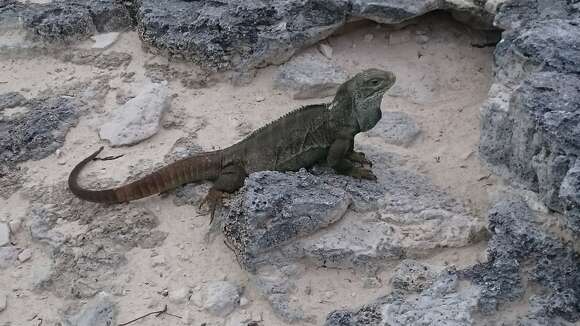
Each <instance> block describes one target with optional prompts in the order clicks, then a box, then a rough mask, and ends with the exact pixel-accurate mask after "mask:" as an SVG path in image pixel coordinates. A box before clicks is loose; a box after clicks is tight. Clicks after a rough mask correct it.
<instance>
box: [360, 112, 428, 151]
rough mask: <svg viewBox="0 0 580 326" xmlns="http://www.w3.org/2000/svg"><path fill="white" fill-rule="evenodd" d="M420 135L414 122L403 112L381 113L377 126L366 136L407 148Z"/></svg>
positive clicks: (419, 130)
mask: <svg viewBox="0 0 580 326" xmlns="http://www.w3.org/2000/svg"><path fill="white" fill-rule="evenodd" d="M420 133H421V129H419V127H418V126H417V123H416V122H415V120H414V119H413V118H412V117H411V116H410V115H408V114H406V113H404V112H383V117H382V118H381V120H380V121H379V123H377V125H376V126H375V127H374V128H373V129H371V130H369V132H368V135H369V136H372V137H379V138H381V139H383V140H384V141H385V142H386V143H388V144H393V145H399V146H404V147H407V146H409V145H410V144H411V143H412V142H413V141H414V140H415V139H416V138H417V136H418V135H419V134H420Z"/></svg>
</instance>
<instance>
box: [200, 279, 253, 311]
mask: <svg viewBox="0 0 580 326" xmlns="http://www.w3.org/2000/svg"><path fill="white" fill-rule="evenodd" d="M241 292H242V291H241V289H240V288H239V287H238V286H237V285H235V284H233V283H231V282H227V281H213V282H209V283H208V284H205V285H204V286H202V288H201V289H199V288H198V289H197V290H194V291H193V295H192V297H191V300H192V301H193V303H194V304H195V305H197V306H198V307H200V308H203V309H205V310H206V311H207V312H209V313H210V314H212V315H214V316H219V317H226V316H227V315H229V314H230V313H231V312H232V311H234V309H236V308H237V307H238V305H239V303H240V295H241Z"/></svg>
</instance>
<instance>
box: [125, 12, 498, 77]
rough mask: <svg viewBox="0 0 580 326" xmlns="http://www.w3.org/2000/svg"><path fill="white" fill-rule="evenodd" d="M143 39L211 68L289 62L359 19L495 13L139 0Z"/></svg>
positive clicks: (477, 19)
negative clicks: (428, 14) (298, 53)
mask: <svg viewBox="0 0 580 326" xmlns="http://www.w3.org/2000/svg"><path fill="white" fill-rule="evenodd" d="M139 3H140V6H139V9H138V10H137V13H136V15H137V20H138V29H139V31H140V35H141V38H142V40H143V41H144V42H145V43H146V44H148V45H150V46H151V47H153V48H156V49H159V50H161V51H163V52H166V53H170V54H173V55H179V56H181V57H184V58H187V59H191V60H193V61H195V62H198V63H201V64H204V65H206V66H209V67H212V68H215V69H230V68H241V67H246V68H247V67H259V66H263V65H267V64H280V63H283V62H285V61H287V60H288V59H289V58H290V57H291V56H292V55H293V54H294V53H296V52H297V51H298V50H300V49H302V48H305V47H308V46H310V45H312V44H315V43H316V42H318V41H320V40H322V39H324V38H326V37H327V36H329V35H330V34H332V33H333V32H334V31H336V30H338V29H339V28H340V27H341V26H343V25H344V24H346V23H347V21H348V18H349V17H360V18H366V19H370V20H374V21H376V22H380V23H389V24H397V23H400V22H403V21H406V20H409V19H412V18H414V17H417V16H420V15H423V14H425V13H427V12H430V11H433V10H437V9H442V10H448V11H451V12H452V13H453V14H454V15H455V17H456V18H458V19H461V20H462V21H466V22H469V23H472V24H475V25H477V26H485V27H488V28H489V27H490V26H491V20H492V18H493V15H492V14H491V13H490V12H488V11H487V10H486V9H485V8H484V5H483V4H482V3H481V2H479V1H461V2H457V1H434V0H422V1H391V0H389V1H369V0H347V1H344V0H301V1H275V0H268V1H257V0H250V1H248V0H234V1H180V0H163V1H157V0H155V1H154V0H141V1H139Z"/></svg>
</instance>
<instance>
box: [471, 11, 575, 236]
mask: <svg viewBox="0 0 580 326" xmlns="http://www.w3.org/2000/svg"><path fill="white" fill-rule="evenodd" d="M578 13H579V8H578V7H577V5H574V4H573V3H571V2H566V1H555V2H552V3H550V4H547V3H544V2H542V1H533V0H526V1H514V2H508V3H507V4H506V5H503V6H501V7H500V9H499V11H498V14H497V17H496V21H495V23H496V25H498V26H500V27H503V28H506V29H507V31H506V32H504V36H503V40H502V42H500V43H499V44H498V47H497V48H496V51H495V67H494V69H495V74H494V75H495V80H494V84H493V85H492V87H491V90H490V94H489V95H490V97H489V99H488V101H487V102H486V104H485V105H484V106H483V107H482V109H481V139H480V153H481V157H482V158H483V159H484V160H485V161H486V162H487V163H488V164H489V165H490V167H492V168H493V169H494V170H495V171H496V172H498V173H500V174H502V175H504V176H507V177H511V178H513V179H515V181H517V183H519V184H522V185H523V186H525V187H527V188H528V189H530V190H532V191H535V192H538V193H539V194H540V197H541V199H542V201H543V202H544V203H545V204H546V205H547V206H548V207H549V208H550V209H552V210H555V211H557V212H561V213H565V214H566V215H567V216H568V221H569V223H568V226H569V228H570V229H571V230H572V231H574V232H576V233H577V234H580V210H579V208H578V204H577V203H576V202H575V199H574V198H577V197H578V191H577V190H578V188H576V190H574V185H575V184H578V183H579V182H580V181H578V177H579V176H578V174H577V173H575V172H574V171H573V169H574V166H575V165H576V158H577V157H578V155H580V145H579V144H580V132H579V130H580V78H579V77H578V74H579V73H580V20H578ZM565 178H566V182H564V179H565Z"/></svg>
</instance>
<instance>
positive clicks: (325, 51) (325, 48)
mask: <svg viewBox="0 0 580 326" xmlns="http://www.w3.org/2000/svg"><path fill="white" fill-rule="evenodd" d="M318 51H320V53H322V55H323V56H325V57H326V58H327V59H332V53H333V50H332V47H331V46H330V45H328V44H324V43H319V44H318Z"/></svg>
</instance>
